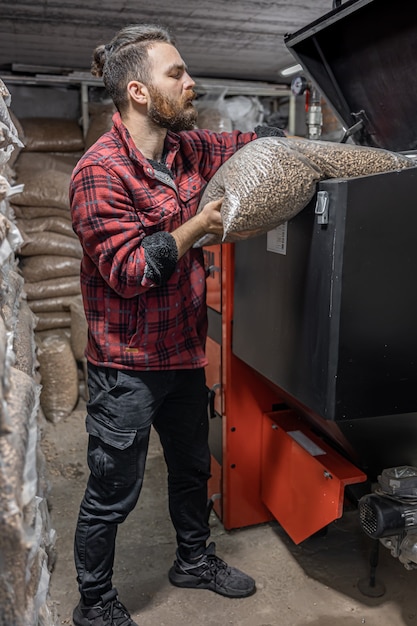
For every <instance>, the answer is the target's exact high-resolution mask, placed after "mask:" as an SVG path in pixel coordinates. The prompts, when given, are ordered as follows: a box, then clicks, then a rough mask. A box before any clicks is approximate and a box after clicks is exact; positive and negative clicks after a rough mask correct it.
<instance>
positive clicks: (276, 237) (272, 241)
mask: <svg viewBox="0 0 417 626" xmlns="http://www.w3.org/2000/svg"><path fill="white" fill-rule="evenodd" d="M287 223H288V222H284V223H283V224H280V225H279V226H277V227H276V228H274V229H272V230H270V231H268V232H267V234H266V249H267V250H268V252H275V253H276V254H287Z"/></svg>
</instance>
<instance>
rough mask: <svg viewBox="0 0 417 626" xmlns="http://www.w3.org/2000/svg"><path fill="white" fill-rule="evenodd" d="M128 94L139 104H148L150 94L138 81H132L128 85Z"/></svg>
mask: <svg viewBox="0 0 417 626" xmlns="http://www.w3.org/2000/svg"><path fill="white" fill-rule="evenodd" d="M127 93H128V94H129V96H130V97H131V98H132V100H134V101H135V102H137V103H138V104H147V103H148V99H149V92H148V89H147V87H146V86H145V85H144V84H143V83H140V82H139V81H137V80H131V81H130V82H129V83H128V85H127Z"/></svg>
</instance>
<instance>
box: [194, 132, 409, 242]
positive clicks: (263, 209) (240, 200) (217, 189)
mask: <svg viewBox="0 0 417 626" xmlns="http://www.w3.org/2000/svg"><path fill="white" fill-rule="evenodd" d="M414 166H415V163H414V161H413V160H411V159H409V158H407V157H405V156H403V155H400V154H398V153H394V152H390V151H388V150H383V149H380V148H368V147H365V146H356V145H353V144H340V143H336V142H328V141H313V140H309V139H303V138H283V137H274V136H271V137H261V138H258V139H255V140H254V141H252V142H251V143H249V144H247V145H245V146H244V147H243V148H241V149H240V150H238V151H237V152H236V153H235V154H234V155H233V156H232V157H231V158H230V159H229V160H228V161H226V163H224V164H223V165H222V167H221V168H220V169H219V170H218V171H217V172H216V174H215V175H214V176H213V178H212V179H211V180H210V182H209V183H208V185H207V187H206V189H205V191H204V193H203V196H202V198H201V201H200V205H199V210H201V209H202V208H203V206H204V205H205V204H207V202H210V201H212V200H216V199H218V198H221V197H223V198H224V200H223V204H222V207H221V215H222V219H223V226H224V230H223V238H222V239H219V238H218V237H215V236H213V235H207V236H205V237H202V239H200V241H199V242H197V244H196V246H201V245H212V244H217V243H221V242H222V243H226V242H234V241H239V240H240V239H247V238H249V237H254V236H257V235H261V234H263V233H266V232H268V231H269V230H272V229H273V228H275V227H277V226H279V225H280V224H282V223H284V222H286V221H287V220H289V219H291V218H293V217H295V215H297V213H299V212H300V211H301V210H302V209H303V208H305V207H306V206H307V204H308V203H309V202H310V200H311V199H312V198H313V196H314V193H315V191H316V185H317V183H318V182H319V181H321V180H325V179H329V178H353V177H356V176H368V175H371V174H378V173H382V172H389V171H398V170H402V169H404V168H407V167H414Z"/></svg>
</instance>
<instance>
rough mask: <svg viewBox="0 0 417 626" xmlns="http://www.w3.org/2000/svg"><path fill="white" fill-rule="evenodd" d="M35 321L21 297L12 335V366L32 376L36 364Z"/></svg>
mask: <svg viewBox="0 0 417 626" xmlns="http://www.w3.org/2000/svg"><path fill="white" fill-rule="evenodd" d="M36 323H37V319H36V316H35V315H34V314H33V312H32V310H31V308H30V307H29V305H28V303H27V301H26V300H23V299H22V300H21V302H20V308H19V313H18V317H17V324H16V333H15V335H14V337H13V350H14V353H15V362H14V367H15V368H16V369H18V370H21V371H22V372H25V374H27V375H28V376H31V377H32V378H33V377H34V376H35V369H36V365H37V360H36V349H35V340H34V334H33V333H34V329H35V326H36Z"/></svg>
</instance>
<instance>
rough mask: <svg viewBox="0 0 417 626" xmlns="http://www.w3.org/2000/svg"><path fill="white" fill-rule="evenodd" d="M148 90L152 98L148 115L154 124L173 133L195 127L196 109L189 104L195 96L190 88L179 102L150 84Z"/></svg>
mask: <svg viewBox="0 0 417 626" xmlns="http://www.w3.org/2000/svg"><path fill="white" fill-rule="evenodd" d="M148 90H149V94H150V96H151V100H152V102H151V104H150V105H149V109H148V117H149V118H150V119H151V120H152V121H153V122H154V123H155V124H157V125H158V126H162V127H163V128H167V129H168V130H171V131H172V132H174V133H178V132H180V131H181V130H192V129H193V128H194V127H195V123H196V120H197V111H196V109H195V108H194V107H193V105H192V104H191V99H193V98H194V97H195V95H194V92H193V91H192V90H189V91H188V92H186V93H185V94H184V97H183V99H182V100H181V101H180V102H179V103H178V102H175V101H174V100H172V99H171V98H168V97H167V96H165V95H164V94H162V93H161V92H160V91H159V90H158V89H157V88H156V87H153V86H152V85H149V86H148Z"/></svg>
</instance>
